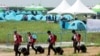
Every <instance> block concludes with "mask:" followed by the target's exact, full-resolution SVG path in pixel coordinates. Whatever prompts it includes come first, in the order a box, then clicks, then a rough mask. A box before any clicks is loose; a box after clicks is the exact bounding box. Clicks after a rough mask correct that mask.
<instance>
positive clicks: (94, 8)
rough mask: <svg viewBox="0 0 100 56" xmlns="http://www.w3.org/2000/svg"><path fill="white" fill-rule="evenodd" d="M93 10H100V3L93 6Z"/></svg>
mask: <svg viewBox="0 0 100 56" xmlns="http://www.w3.org/2000/svg"><path fill="white" fill-rule="evenodd" d="M92 10H93V11H95V12H100V4H97V5H95V6H94V7H93V8H92Z"/></svg>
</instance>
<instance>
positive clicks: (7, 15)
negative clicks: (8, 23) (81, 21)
mask: <svg viewBox="0 0 100 56" xmlns="http://www.w3.org/2000/svg"><path fill="white" fill-rule="evenodd" d="M35 13H36V12H34V14H35ZM60 17H61V15H59V14H58V15H52V14H46V15H43V14H42V13H41V12H40V11H37V13H36V14H35V15H33V14H32V12H31V11H16V12H15V11H13V10H10V11H5V12H0V21H1V20H15V21H21V20H22V19H23V18H27V21H30V20H42V21H46V20H47V19H50V20H53V18H56V20H57V21H58V20H59V18H60ZM63 17H65V18H66V19H67V20H72V19H73V16H71V15H63Z"/></svg>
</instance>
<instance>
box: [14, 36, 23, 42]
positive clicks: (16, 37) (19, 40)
mask: <svg viewBox="0 0 100 56" xmlns="http://www.w3.org/2000/svg"><path fill="white" fill-rule="evenodd" d="M22 41H23V38H22V36H21V35H19V34H14V42H15V43H18V44H20V43H21V42H22Z"/></svg>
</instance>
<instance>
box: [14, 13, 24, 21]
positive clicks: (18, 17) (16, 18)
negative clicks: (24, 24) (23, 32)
mask: <svg viewBox="0 0 100 56" xmlns="http://www.w3.org/2000/svg"><path fill="white" fill-rule="evenodd" d="M22 18H23V14H19V15H16V16H15V19H14V20H16V21H21V20H22Z"/></svg>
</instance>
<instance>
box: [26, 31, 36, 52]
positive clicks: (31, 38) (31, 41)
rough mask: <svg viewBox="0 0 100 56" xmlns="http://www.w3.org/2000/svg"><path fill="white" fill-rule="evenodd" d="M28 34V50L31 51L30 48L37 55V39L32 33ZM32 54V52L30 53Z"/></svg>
mask: <svg viewBox="0 0 100 56" xmlns="http://www.w3.org/2000/svg"><path fill="white" fill-rule="evenodd" d="M27 34H28V44H27V50H28V51H30V46H31V47H32V49H33V50H34V51H35V54H37V50H36V49H35V48H34V44H35V42H36V39H35V38H34V37H33V36H32V34H31V33H30V32H28V33H27ZM29 53H30V52H29Z"/></svg>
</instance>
